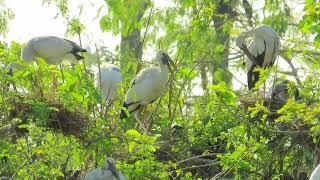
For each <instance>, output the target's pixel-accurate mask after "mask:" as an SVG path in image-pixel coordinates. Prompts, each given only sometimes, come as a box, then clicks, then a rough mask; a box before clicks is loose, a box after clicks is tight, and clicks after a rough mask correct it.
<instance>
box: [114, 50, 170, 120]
mask: <svg viewBox="0 0 320 180" xmlns="http://www.w3.org/2000/svg"><path fill="white" fill-rule="evenodd" d="M155 60H156V61H157V62H158V63H159V64H160V67H157V66H152V67H147V68H145V69H143V70H141V71H140V72H139V73H138V74H137V76H136V77H135V78H134V80H133V82H132V86H131V88H130V89H129V90H128V92H127V94H126V100H125V102H124V104H123V107H124V108H126V109H127V110H128V111H129V113H130V114H131V113H134V117H135V119H136V120H137V121H138V123H140V125H141V122H140V120H139V118H138V117H137V115H138V113H139V110H140V109H142V108H143V107H146V106H147V105H148V104H150V103H152V102H154V101H156V100H157V99H158V98H159V97H160V96H161V95H162V93H163V92H164V90H165V88H166V84H167V81H168V76H169V71H172V69H171V66H173V67H175V66H174V63H173V61H172V59H171V58H170V57H169V55H168V54H166V53H165V52H164V51H162V50H161V51H159V52H158V53H157V56H156V59H155ZM125 117H127V114H126V112H125V111H124V110H122V112H121V115H120V118H125Z"/></svg>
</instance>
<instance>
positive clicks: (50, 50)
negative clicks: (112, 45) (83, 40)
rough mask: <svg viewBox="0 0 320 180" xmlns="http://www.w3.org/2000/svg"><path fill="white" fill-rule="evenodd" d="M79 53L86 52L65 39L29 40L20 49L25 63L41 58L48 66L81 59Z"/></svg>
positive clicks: (53, 37) (37, 38) (49, 37)
mask: <svg viewBox="0 0 320 180" xmlns="http://www.w3.org/2000/svg"><path fill="white" fill-rule="evenodd" d="M80 52H87V50H85V49H82V48H81V47H80V46H79V45H77V44H76V43H74V42H72V41H70V40H67V39H63V38H59V37H55V36H42V37H35V38H32V39H30V40H29V41H28V43H27V45H26V46H25V47H24V48H23V49H22V52H21V55H22V59H23V60H24V61H25V62H31V61H34V60H36V58H42V59H44V60H45V61H46V62H47V63H48V64H63V63H65V62H66V63H70V62H74V61H75V60H81V59H83V58H84V57H83V56H81V55H79V54H78V53H80Z"/></svg>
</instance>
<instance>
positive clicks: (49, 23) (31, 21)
mask: <svg viewBox="0 0 320 180" xmlns="http://www.w3.org/2000/svg"><path fill="white" fill-rule="evenodd" d="M5 3H6V5H7V6H8V7H9V8H11V9H12V10H13V12H14V13H15V19H14V20H12V21H11V22H10V25H9V34H8V36H7V38H6V40H7V41H9V42H10V41H12V40H15V41H18V42H21V43H22V42H26V41H28V40H29V39H31V38H32V37H35V36H43V35H52V36H58V37H65V32H66V21H65V20H64V19H63V18H62V17H61V16H58V17H57V15H58V14H59V9H58V8H57V7H55V5H54V4H51V5H50V6H47V5H42V3H41V0H5ZM82 4H84V7H86V8H83V12H82V14H81V16H80V19H81V21H82V23H83V24H85V26H86V30H85V32H84V33H83V34H82V42H83V46H84V47H86V48H88V47H91V48H93V47H94V44H95V43H97V44H98V45H104V46H107V47H108V48H110V50H114V48H115V47H116V46H117V45H118V44H119V42H120V38H119V37H117V36H116V37H115V36H113V35H112V34H111V33H106V32H102V31H101V30H100V27H99V20H100V18H101V16H103V15H104V14H105V13H106V5H105V2H104V0H70V1H69V8H70V13H71V14H70V17H71V18H72V17H77V16H78V14H79V7H80V6H81V5H82ZM101 6H103V9H102V11H101V13H100V16H98V17H97V11H98V9H99V8H100V7H101ZM68 39H70V40H73V41H75V42H77V43H78V37H68Z"/></svg>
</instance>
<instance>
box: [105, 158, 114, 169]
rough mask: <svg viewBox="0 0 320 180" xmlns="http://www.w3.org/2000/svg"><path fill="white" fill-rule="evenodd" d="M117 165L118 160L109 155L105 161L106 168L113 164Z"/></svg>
mask: <svg viewBox="0 0 320 180" xmlns="http://www.w3.org/2000/svg"><path fill="white" fill-rule="evenodd" d="M115 165H116V161H115V160H114V159H113V158H111V157H108V158H107V160H106V163H105V167H106V169H109V168H110V167H111V166H115Z"/></svg>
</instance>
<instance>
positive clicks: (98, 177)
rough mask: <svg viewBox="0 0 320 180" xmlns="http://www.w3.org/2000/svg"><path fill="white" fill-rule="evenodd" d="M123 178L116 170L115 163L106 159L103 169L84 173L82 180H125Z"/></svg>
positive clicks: (111, 159)
mask: <svg viewBox="0 0 320 180" xmlns="http://www.w3.org/2000/svg"><path fill="white" fill-rule="evenodd" d="M125 179H126V178H125V176H124V175H123V174H122V172H121V171H118V170H117V168H116V161H115V160H114V159H113V158H111V157H108V158H107V160H106V162H105V165H104V167H102V168H96V169H93V170H91V171H89V172H87V173H86V175H85V176H84V180H125Z"/></svg>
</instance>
